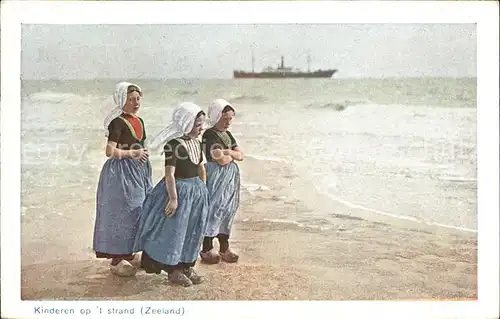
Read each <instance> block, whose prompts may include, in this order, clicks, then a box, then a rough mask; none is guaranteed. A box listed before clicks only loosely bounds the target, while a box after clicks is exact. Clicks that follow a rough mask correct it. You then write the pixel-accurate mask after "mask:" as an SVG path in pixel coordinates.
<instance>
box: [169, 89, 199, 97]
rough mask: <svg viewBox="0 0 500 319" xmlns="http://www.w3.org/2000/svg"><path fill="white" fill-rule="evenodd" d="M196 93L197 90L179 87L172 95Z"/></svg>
mask: <svg viewBox="0 0 500 319" xmlns="http://www.w3.org/2000/svg"><path fill="white" fill-rule="evenodd" d="M196 94H198V90H183V89H180V90H177V91H175V93H174V95H177V96H191V95H196Z"/></svg>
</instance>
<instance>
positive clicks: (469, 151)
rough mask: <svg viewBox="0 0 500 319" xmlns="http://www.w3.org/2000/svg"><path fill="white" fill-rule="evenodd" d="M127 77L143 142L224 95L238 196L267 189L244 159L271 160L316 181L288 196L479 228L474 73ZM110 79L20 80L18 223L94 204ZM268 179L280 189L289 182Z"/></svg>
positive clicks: (156, 160)
mask: <svg viewBox="0 0 500 319" xmlns="http://www.w3.org/2000/svg"><path fill="white" fill-rule="evenodd" d="M124 80H127V81H130V82H132V83H135V84H137V85H139V86H141V88H142V89H143V92H144V96H143V99H142V105H141V109H140V113H139V115H140V116H141V117H142V118H143V119H144V121H145V124H146V129H147V136H149V137H153V136H154V135H155V134H156V133H158V132H159V131H160V130H161V129H162V128H163V127H164V126H166V125H167V124H168V123H169V121H170V118H171V114H172V110H173V109H174V107H175V106H177V105H178V104H179V103H180V102H183V101H191V102H195V103H197V104H199V105H200V106H201V107H202V108H203V109H205V110H206V109H207V107H208V104H209V102H210V101H211V100H213V99H215V98H224V99H226V100H228V101H230V102H231V103H232V104H233V105H234V107H235V109H236V116H235V119H234V121H233V123H232V125H231V128H230V130H231V132H232V133H233V135H234V136H235V138H236V140H237V142H238V144H239V145H240V146H241V148H242V149H243V150H244V153H245V156H246V159H247V160H246V161H245V162H244V164H242V191H247V192H248V193H249V194H250V195H249V196H252V195H251V194H252V192H254V191H255V190H256V189H258V190H259V191H260V192H265V191H272V189H273V187H274V184H273V182H268V183H267V185H261V184H259V182H260V181H261V180H262V179H261V178H259V176H258V174H256V173H255V172H256V171H257V172H258V170H255V169H253V170H252V174H248V173H246V172H245V166H244V165H254V166H256V167H263V168H265V167H266V166H267V165H270V164H271V163H272V165H274V166H283V167H286V168H287V169H288V170H291V171H293V172H294V174H295V175H294V176H295V179H296V180H297V181H298V183H299V184H303V185H313V187H308V188H305V189H301V191H300V192H299V191H294V190H293V189H290V191H289V192H288V193H287V194H288V196H290V197H294V199H295V200H299V201H303V202H307V200H308V199H310V198H311V197H310V192H315V193H319V194H321V196H324V198H325V199H326V200H327V201H328V202H330V203H331V204H332V205H336V206H335V207H345V210H346V211H348V210H349V211H350V213H349V214H354V215H355V214H356V212H359V214H363V216H366V215H369V216H370V218H371V219H372V220H377V218H383V219H384V220H385V221H387V220H394V221H395V222H397V221H398V220H399V221H400V220H405V221H407V222H409V223H418V224H428V225H434V226H436V227H438V228H443V229H454V230H456V231H459V232H464V233H474V232H476V229H477V144H476V127H477V124H476V123H477V117H476V111H477V108H476V78H384V79H373V78H369V79H337V78H332V79H276V80H271V79H269V80H265V79H239V80H238V79H224V80H213V79H179V80H150V79H136V80H134V79H124ZM117 82H119V81H118V80H113V79H111V80H110V79H100V80H64V81H63V80H50V81H49V80H45V81H35V80H22V91H21V112H22V114H21V118H22V119H21V132H22V133H21V134H22V136H21V142H22V145H21V146H22V198H21V200H22V210H21V215H22V219H23V221H24V222H27V223H30V222H31V223H40V222H43V220H44V219H45V220H48V219H62V218H68V220H69V219H72V218H74V216H76V215H77V214H83V212H79V211H75V208H74V205H73V206H68V204H67V203H70V202H73V203H75V202H76V203H77V204H78V203H79V202H81V203H84V202H85V203H93V202H94V201H95V192H96V187H97V181H98V178H99V172H100V170H101V168H102V165H103V163H104V162H105V160H106V157H105V154H104V147H105V143H106V140H105V137H104V127H103V121H104V118H105V117H106V114H107V112H108V111H109V110H110V109H112V108H113V107H114V104H113V100H112V94H113V92H114V89H115V85H116V83H117ZM151 161H152V165H153V167H154V177H153V179H154V182H155V183H156V182H157V181H158V180H159V179H160V178H162V173H163V161H162V157H161V155H160V154H152V155H151ZM247 167H248V166H247ZM246 171H248V169H247V170H246ZM262 174H269V173H265V170H264V169H263V170H262ZM272 178H273V179H271V181H272V180H274V181H275V182H276V184H280V185H283V184H284V183H283V179H285V178H286V177H285V176H280V174H279V173H275V175H273V176H272ZM294 185H297V183H295V184H294ZM290 187H292V186H290ZM89 205H90V204H89ZM68 207H72V208H68ZM89 207H91V205H90V206H89ZM341 210H342V208H341ZM312 211H313V212H312V213H309V214H313V215H314V214H315V210H314V209H313V210H312ZM94 213H95V212H94V211H88V212H85V213H84V214H88V215H92V214H94ZM336 213H338V212H336ZM301 214H302V213H301V211H300V210H290V211H289V212H288V213H287V214H286V216H279V217H278V216H273V211H269V212H266V213H265V215H266V218H267V219H268V220H283V219H285V220H286V221H289V222H298V221H300V222H301V223H303V221H304V216H302V215H301ZM316 214H322V216H314V218H311V223H314V220H321V222H322V223H323V224H324V223H329V222H330V223H335V219H334V218H333V217H332V216H327V215H328V214H329V213H325V210H318V211H317V213H316ZM72 216H73V217H72ZM354 217H355V216H354ZM33 229H36V228H33ZM32 236H36V234H33V235H32Z"/></svg>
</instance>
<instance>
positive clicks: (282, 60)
mask: <svg viewBox="0 0 500 319" xmlns="http://www.w3.org/2000/svg"><path fill="white" fill-rule="evenodd" d="M284 67H285V59H284V58H283V56H281V68H282V69H283V68H284Z"/></svg>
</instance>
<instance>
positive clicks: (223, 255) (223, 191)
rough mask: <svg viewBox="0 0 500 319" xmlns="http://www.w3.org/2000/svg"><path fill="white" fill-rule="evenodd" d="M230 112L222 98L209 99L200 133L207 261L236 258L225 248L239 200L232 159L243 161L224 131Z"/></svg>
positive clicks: (231, 137)
mask: <svg viewBox="0 0 500 319" xmlns="http://www.w3.org/2000/svg"><path fill="white" fill-rule="evenodd" d="M234 115H235V111H234V108H233V106H232V105H231V104H229V102H227V101H226V100H223V99H217V100H215V101H213V102H212V103H211V104H210V106H209V108H208V118H209V122H210V126H211V128H209V129H208V130H206V131H205V133H203V139H202V140H203V144H204V146H203V149H204V150H205V152H206V156H207V164H206V172H207V189H208V194H209V195H208V197H209V213H208V224H207V228H206V230H205V234H204V235H205V236H204V240H203V249H202V251H201V253H200V255H201V258H202V260H203V261H204V262H207V263H210V264H216V263H218V262H219V261H220V260H221V259H222V260H224V261H226V262H230V263H233V262H237V261H238V257H239V256H238V255H237V254H236V253H235V252H234V251H232V249H231V248H230V247H229V236H230V234H231V226H232V224H233V221H234V217H235V215H236V211H237V210H238V206H239V202H240V172H239V168H238V165H237V164H236V162H235V161H242V160H243V153H242V151H241V149H240V148H239V146H238V144H237V143H236V140H235V138H234V137H233V135H232V134H231V132H229V131H228V128H229V125H230V123H231V120H232V119H233V117H234ZM214 237H217V239H218V240H219V247H220V249H219V252H217V251H216V250H215V248H214V247H213V239H214Z"/></svg>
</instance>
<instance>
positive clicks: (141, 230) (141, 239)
mask: <svg viewBox="0 0 500 319" xmlns="http://www.w3.org/2000/svg"><path fill="white" fill-rule="evenodd" d="M175 184H176V189H177V202H178V206H177V209H176V211H175V214H174V215H173V216H170V217H167V216H166V215H165V207H166V204H167V201H168V194H167V187H166V183H165V178H162V179H161V180H160V181H159V182H158V184H156V186H155V188H154V189H153V191H152V192H151V193H150V194H149V195H148V197H147V198H146V200H145V201H144V205H143V207H142V213H141V217H140V220H139V224H138V231H137V236H136V239H135V245H134V251H144V252H145V253H146V254H147V255H148V256H149V257H151V258H152V259H153V260H154V261H156V262H158V263H160V264H163V265H166V266H175V265H177V264H179V263H193V262H194V261H196V259H197V258H198V253H199V252H200V249H201V242H202V240H203V230H204V229H205V226H206V220H207V214H208V192H207V188H206V186H205V184H204V183H203V182H202V181H201V179H200V178H199V177H193V178H187V179H178V180H176V182H175Z"/></svg>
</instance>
